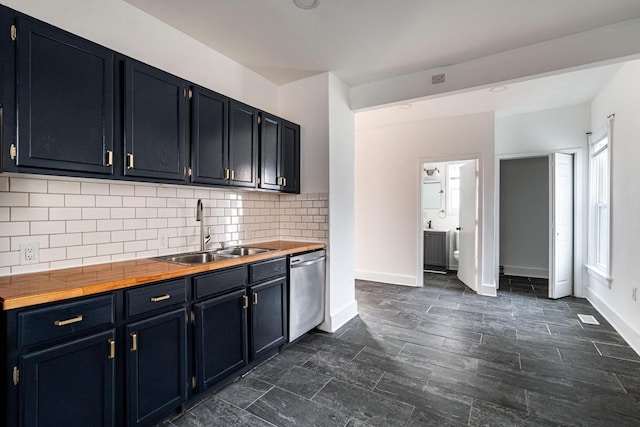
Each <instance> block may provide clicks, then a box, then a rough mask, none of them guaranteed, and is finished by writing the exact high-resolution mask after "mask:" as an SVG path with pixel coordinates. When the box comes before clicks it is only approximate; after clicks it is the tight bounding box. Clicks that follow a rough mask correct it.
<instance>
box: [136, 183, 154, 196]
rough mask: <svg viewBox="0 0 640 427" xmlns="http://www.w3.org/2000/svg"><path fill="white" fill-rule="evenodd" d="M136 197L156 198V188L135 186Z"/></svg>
mask: <svg viewBox="0 0 640 427" xmlns="http://www.w3.org/2000/svg"><path fill="white" fill-rule="evenodd" d="M135 195H136V197H156V195H157V193H156V187H152V186H146V185H136V186H135Z"/></svg>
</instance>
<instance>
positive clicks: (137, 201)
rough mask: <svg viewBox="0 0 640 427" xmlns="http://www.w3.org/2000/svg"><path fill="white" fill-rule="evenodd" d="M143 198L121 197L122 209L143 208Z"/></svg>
mask: <svg viewBox="0 0 640 427" xmlns="http://www.w3.org/2000/svg"><path fill="white" fill-rule="evenodd" d="M145 205H146V204H145V198H144V197H123V198H122V207H125V208H144V207H145Z"/></svg>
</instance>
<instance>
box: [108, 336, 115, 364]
mask: <svg viewBox="0 0 640 427" xmlns="http://www.w3.org/2000/svg"><path fill="white" fill-rule="evenodd" d="M108 342H109V359H115V357H116V340H114V339H112V338H109V341H108Z"/></svg>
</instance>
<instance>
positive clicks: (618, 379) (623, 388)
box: [613, 372, 629, 394]
mask: <svg viewBox="0 0 640 427" xmlns="http://www.w3.org/2000/svg"><path fill="white" fill-rule="evenodd" d="M613 376H614V378H615V379H616V380H617V381H618V384H620V387H622V390H624V392H625V393H626V394H629V392H628V391H627V389H626V388H625V387H624V384H622V381H620V378H618V373H617V372H614V373H613Z"/></svg>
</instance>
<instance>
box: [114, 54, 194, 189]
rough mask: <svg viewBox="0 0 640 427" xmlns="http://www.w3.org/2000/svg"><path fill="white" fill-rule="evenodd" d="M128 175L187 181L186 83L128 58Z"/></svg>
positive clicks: (126, 158) (126, 114)
mask: <svg viewBox="0 0 640 427" xmlns="http://www.w3.org/2000/svg"><path fill="white" fill-rule="evenodd" d="M124 72H125V78H124V80H125V82H124V84H125V100H124V156H125V158H124V175H126V176H132V177H145V178H157V179H162V180H164V179H167V180H175V181H184V179H185V176H186V166H185V148H186V144H185V140H186V124H185V123H186V120H185V115H186V106H187V103H186V97H187V94H186V87H187V86H186V82H185V81H184V80H182V79H180V78H178V77H175V76H173V75H171V74H168V73H165V72H164V71H161V70H158V69H156V68H153V67H150V66H148V65H145V64H143V63H141V62H138V61H135V60H132V59H126V60H125V64H124Z"/></svg>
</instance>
